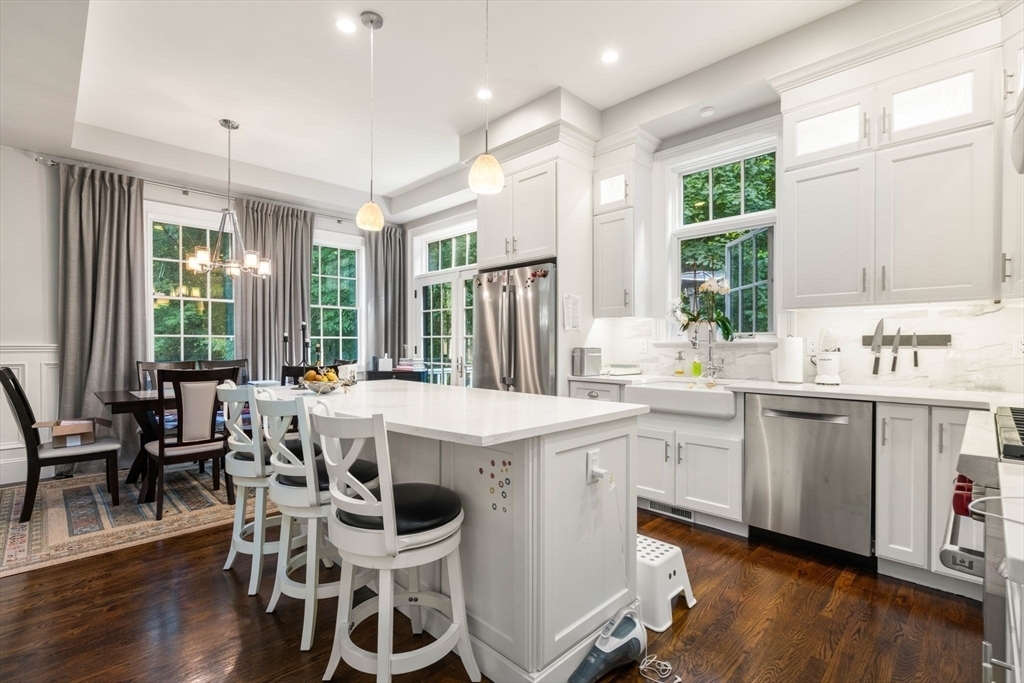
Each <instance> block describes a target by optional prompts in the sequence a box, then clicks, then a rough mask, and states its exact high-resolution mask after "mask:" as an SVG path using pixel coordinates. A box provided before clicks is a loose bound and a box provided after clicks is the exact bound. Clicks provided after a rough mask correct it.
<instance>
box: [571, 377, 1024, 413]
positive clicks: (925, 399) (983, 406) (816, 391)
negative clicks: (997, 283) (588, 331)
mask: <svg viewBox="0 0 1024 683" xmlns="http://www.w3.org/2000/svg"><path fill="white" fill-rule="evenodd" d="M569 379H570V381H574V382H604V383H606V384H620V385H630V384H646V383H648V382H652V381H658V380H666V379H676V378H674V377H672V376H670V375H665V376H661V375H626V376H621V377H610V376H607V375H598V376H594V377H575V376H574V377H570V378H569ZM682 379H686V378H682ZM691 381H692V378H691ZM719 384H720V385H721V386H722V387H723V388H724V389H726V390H728V391H735V392H738V393H747V394H780V395H784V396H827V397H829V398H845V399H849V400H853V401H884V402H886V403H911V404H916V405H927V406H939V407H943V408H967V409H970V410H992V409H994V408H995V407H997V406H1015V407H1024V395H1021V394H1013V393H1002V392H994V391H966V390H963V391H961V390H955V389H932V388H930V387H895V386H889V385H884V386H883V385H874V384H840V385H838V386H828V385H823V384H813V383H805V384H787V383H784V382H766V381H758V380H745V379H742V380H730V379H728V378H723V379H722V380H721V382H720V383H719Z"/></svg>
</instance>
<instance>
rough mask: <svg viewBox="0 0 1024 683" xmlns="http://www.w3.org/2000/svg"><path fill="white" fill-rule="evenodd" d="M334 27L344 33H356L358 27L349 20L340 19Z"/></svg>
mask: <svg viewBox="0 0 1024 683" xmlns="http://www.w3.org/2000/svg"><path fill="white" fill-rule="evenodd" d="M334 25H335V26H337V27H338V30H339V31H341V32H342V33H355V32H356V25H355V23H354V22H352V21H350V20H349V19H338V20H337V21H336V22H334Z"/></svg>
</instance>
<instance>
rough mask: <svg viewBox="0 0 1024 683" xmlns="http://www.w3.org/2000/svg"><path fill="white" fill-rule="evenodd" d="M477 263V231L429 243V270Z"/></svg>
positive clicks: (461, 266)
mask: <svg viewBox="0 0 1024 683" xmlns="http://www.w3.org/2000/svg"><path fill="white" fill-rule="evenodd" d="M475 264H476V231H473V232H471V233H468V234H465V235H456V236H455V237H446V238H444V239H441V240H435V241H434V242H428V243H427V272H431V273H432V272H434V271H438V270H447V269H449V268H463V267H465V266H472V265H475Z"/></svg>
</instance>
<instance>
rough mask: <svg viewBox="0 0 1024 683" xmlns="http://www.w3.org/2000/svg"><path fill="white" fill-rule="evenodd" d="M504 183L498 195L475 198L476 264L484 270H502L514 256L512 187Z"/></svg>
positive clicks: (483, 195) (484, 195)
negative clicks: (501, 266) (499, 267)
mask: <svg viewBox="0 0 1024 683" xmlns="http://www.w3.org/2000/svg"><path fill="white" fill-rule="evenodd" d="M508 182H509V181H508V179H506V181H505V183H506V184H505V189H503V190H502V191H501V192H500V193H499V194H489V195H488V194H482V195H480V196H478V197H477V198H476V263H477V266H478V267H480V268H481V269H483V268H490V267H492V266H500V265H503V264H505V263H507V262H508V261H509V259H510V258H511V254H512V187H511V185H509V184H508Z"/></svg>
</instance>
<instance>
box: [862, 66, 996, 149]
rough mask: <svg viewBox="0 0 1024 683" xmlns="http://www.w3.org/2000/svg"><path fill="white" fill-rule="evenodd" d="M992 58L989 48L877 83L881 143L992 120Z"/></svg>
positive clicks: (903, 140)
mask: <svg viewBox="0 0 1024 683" xmlns="http://www.w3.org/2000/svg"><path fill="white" fill-rule="evenodd" d="M992 62H993V53H992V52H988V53H984V54H980V55H975V56H973V57H968V58H966V59H961V60H957V61H956V62H953V63H952V64H943V65H942V66H938V67H935V68H933V69H928V70H926V71H921V72H918V73H915V74H912V75H910V76H906V77H905V78H899V79H896V80H893V81H889V82H887V83H884V84H882V85H881V86H879V88H878V94H877V102H878V105H879V106H880V107H881V108H882V114H881V116H882V119H881V123H882V130H881V140H880V144H881V145H888V144H892V143H897V142H905V141H907V140H912V139H914V138H919V137H923V136H926V135H934V134H935V133H941V132H943V131H949V130H955V129H957V128H962V127H964V126H971V125H975V124H978V123H984V122H986V121H991V120H992V115H993V107H992Z"/></svg>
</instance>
